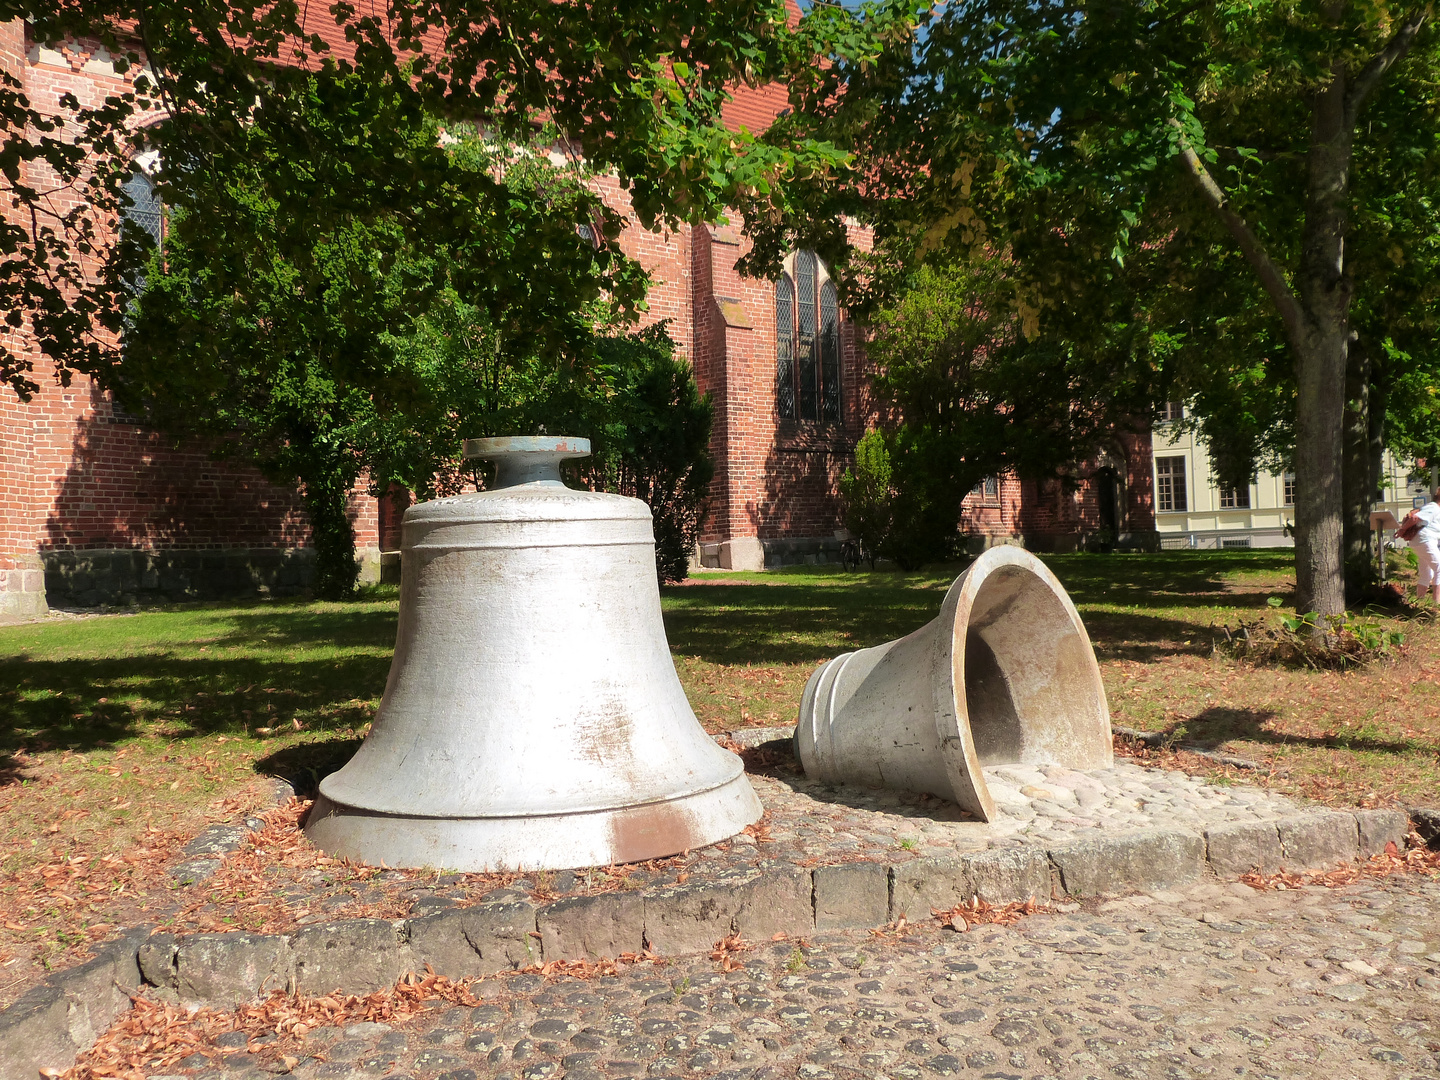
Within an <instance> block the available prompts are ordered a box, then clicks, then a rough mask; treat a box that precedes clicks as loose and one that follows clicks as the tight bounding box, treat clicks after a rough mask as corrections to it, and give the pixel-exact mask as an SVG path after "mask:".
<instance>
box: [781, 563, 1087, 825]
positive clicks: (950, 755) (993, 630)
mask: <svg viewBox="0 0 1440 1080" xmlns="http://www.w3.org/2000/svg"><path fill="white" fill-rule="evenodd" d="M795 742H796V749H797V751H798V753H799V756H800V762H801V764H802V765H804V767H805V774H806V775H807V776H809V777H811V778H813V779H819V780H825V781H829V782H832V783H851V784H861V785H864V786H867V787H888V788H900V789H903V790H906V791H916V792H929V793H930V794H932V795H938V796H940V797H941V798H942V799H949V800H951V801H952V802H955V803H958V804H959V805H960V806H961V807H963V808H964V809H966V810H969V811H970V812H971V813H972V814H974V815H975V816H976V817H978V818H979V819H980V820H981V821H990V820H991V819H992V818H993V817H994V816H995V802H994V799H993V798H992V797H991V795H990V789H989V787H988V786H987V785H986V783H985V775H984V773H982V772H981V769H982V768H984V767H985V766H987V765H1008V764H1018V763H1022V762H1023V763H1025V764H1037V765H1039V764H1050V765H1063V766H1066V767H1067V768H1072V769H1103V768H1109V767H1110V766H1111V765H1112V764H1113V763H1114V747H1113V744H1112V741H1111V736H1110V708H1109V705H1108V704H1107V703H1106V701H1105V687H1104V684H1103V683H1102V682H1101V681H1100V667H1099V665H1098V664H1097V663H1096V662H1095V650H1094V649H1093V648H1092V647H1091V645H1090V637H1089V635H1088V634H1086V632H1085V626H1084V624H1083V623H1082V622H1081V621H1080V614H1079V612H1077V611H1076V610H1075V605H1074V604H1073V603H1071V602H1070V597H1069V596H1067V595H1066V594H1065V589H1064V587H1063V586H1062V585H1061V584H1060V582H1059V581H1057V580H1056V578H1055V575H1054V574H1052V573H1051V572H1050V571H1049V570H1048V569H1047V568H1046V567H1045V564H1044V563H1042V562H1041V561H1040V560H1039V559H1037V558H1035V556H1034V555H1031V554H1030V553H1029V552H1028V551H1024V550H1023V549H1021V548H1016V547H1008V546H1006V547H994V548H991V549H989V550H988V551H986V552H984V553H983V554H981V556H980V557H979V558H978V559H976V560H975V561H974V562H973V563H972V564H971V565H970V567H969V569H967V570H966V571H965V573H963V574H961V575H960V577H958V578H956V579H955V583H954V584H953V585H951V586H950V591H949V592H948V593H946V594H945V602H944V603H943V604H942V605H941V607H940V614H939V615H938V616H936V617H935V619H933V620H932V621H931V622H930V623H928V624H926V625H925V626H923V627H921V628H920V629H919V630H916V631H915V632H914V633H913V634H909V635H907V636H906V637H903V638H899V639H897V640H895V641H889V642H886V643H885V644H884V645H877V646H875V647H874V648H870V649H860V650H859V651H857V652H851V653H845V654H843V655H841V656H837V657H836V658H835V659H833V660H829V661H827V662H826V663H824V664H822V665H821V666H820V668H819V669H818V670H816V672H815V673H814V674H813V675H811V676H810V681H809V683H808V684H807V685H806V687H805V694H804V697H803V698H802V699H801V703H800V721H799V725H798V726H797V728H796V732H795Z"/></svg>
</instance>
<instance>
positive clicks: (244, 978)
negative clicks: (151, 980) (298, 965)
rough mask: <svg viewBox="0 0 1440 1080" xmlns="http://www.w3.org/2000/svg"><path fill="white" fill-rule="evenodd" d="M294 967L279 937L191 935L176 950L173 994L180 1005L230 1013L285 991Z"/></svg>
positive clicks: (288, 952)
mask: <svg viewBox="0 0 1440 1080" xmlns="http://www.w3.org/2000/svg"><path fill="white" fill-rule="evenodd" d="M293 963H294V962H293V958H292V956H291V952H290V946H289V944H288V943H287V942H286V940H285V939H284V938H283V937H281V936H279V935H278V934H193V935H191V936H189V937H185V938H181V939H180V941H179V946H178V948H177V950H176V955H175V979H176V989H177V990H178V991H179V993H180V999H181V1000H182V1001H186V1002H194V1003H199V1004H205V1005H219V1006H222V1007H225V1008H230V1007H233V1006H235V1005H237V1004H239V1003H240V1002H242V1001H252V1000H254V999H255V998H257V997H262V996H264V995H266V994H268V993H270V992H271V991H272V990H285V989H287V988H288V987H289V986H290V983H291V973H292V970H293ZM331 989H334V987H327V988H326V990H327V992H328V991H329V990H331Z"/></svg>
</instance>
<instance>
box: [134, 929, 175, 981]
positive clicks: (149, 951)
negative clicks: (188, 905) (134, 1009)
mask: <svg viewBox="0 0 1440 1080" xmlns="http://www.w3.org/2000/svg"><path fill="white" fill-rule="evenodd" d="M179 953H180V943H179V939H178V938H177V937H176V936H175V935H174V934H151V935H150V936H149V937H147V938H146V939H145V940H144V941H143V942H141V943H140V947H139V948H138V949H137V950H136V962H137V964H138V965H139V967H140V977H141V978H142V979H144V980H145V981H146V982H147V983H149V984H150V985H151V986H159V987H164V988H167V989H170V990H177V989H179V986H180V974H179V971H178V969H177V967H176V962H177V958H178V956H179Z"/></svg>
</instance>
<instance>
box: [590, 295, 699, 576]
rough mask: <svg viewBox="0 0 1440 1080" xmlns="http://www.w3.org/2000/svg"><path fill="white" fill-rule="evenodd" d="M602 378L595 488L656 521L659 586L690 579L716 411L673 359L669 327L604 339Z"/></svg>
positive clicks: (600, 349) (600, 353)
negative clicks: (627, 499) (630, 502)
mask: <svg viewBox="0 0 1440 1080" xmlns="http://www.w3.org/2000/svg"><path fill="white" fill-rule="evenodd" d="M596 355H597V360H598V365H597V374H598V375H599V376H600V379H601V381H602V385H603V386H604V387H605V390H604V392H603V395H602V399H601V400H600V401H599V402H597V408H596V417H595V419H596V423H595V425H594V427H593V428H592V431H593V434H592V439H593V441H594V444H595V445H594V449H595V457H594V464H593V465H592V466H591V468H590V473H591V477H590V478H591V481H592V483H594V484H595V486H597V487H603V488H604V489H605V490H606V491H614V492H618V493H619V494H622V495H630V496H633V497H634V498H637V499H640V500H642V501H644V502H645V503H646V504H648V505H649V507H650V512H651V514H653V515H654V528H655V569H656V573H657V574H658V575H659V577H660V580H661V581H662V582H667V581H680V580H682V579H683V578H684V577H685V575H686V574H687V573H688V572H689V569H690V554H691V552H692V551H694V549H695V541H696V539H697V537H698V535H699V532H700V525H701V522H702V520H703V514H704V500H705V493H706V489H707V488H708V487H709V485H710V479H711V477H713V476H714V475H715V465H714V463H713V462H712V461H711V460H710V452H709V445H710V426H711V421H712V416H713V410H712V408H711V404H710V398H709V397H708V396H702V395H701V393H700V389H699V387H698V386H697V385H696V384H695V375H694V373H693V372H692V371H691V369H690V365H689V363H688V362H687V361H686V360H684V359H683V358H682V357H679V356H676V355H675V345H674V342H673V341H671V340H670V336H669V334H668V333H667V329H666V324H664V323H659V324H656V325H655V326H650V327H647V328H646V329H644V330H641V331H639V332H638V333H634V334H622V335H614V336H607V337H602V338H600V339H599V341H598V342H597V345H596Z"/></svg>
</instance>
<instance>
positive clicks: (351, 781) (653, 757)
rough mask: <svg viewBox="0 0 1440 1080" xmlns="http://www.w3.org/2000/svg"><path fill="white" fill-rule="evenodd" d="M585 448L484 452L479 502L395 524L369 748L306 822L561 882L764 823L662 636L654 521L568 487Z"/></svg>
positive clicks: (392, 857) (335, 844)
mask: <svg viewBox="0 0 1440 1080" xmlns="http://www.w3.org/2000/svg"><path fill="white" fill-rule="evenodd" d="M589 452H590V444H589V442H588V441H587V440H585V439H554V438H511V439H477V440H472V441H471V442H469V443H467V444H466V453H467V456H470V457H480V458H488V459H492V460H494V461H495V462H496V464H497V467H498V477H497V484H496V487H495V488H494V489H492V490H487V491H483V492H477V493H472V494H466V495H459V496H456V497H453V498H446V499H436V500H434V501H433V502H426V503H420V504H418V505H416V506H413V507H411V508H410V509H409V510H408V511H406V513H405V518H404V524H403V536H404V540H403V556H402V561H401V585H400V622H399V627H398V629H397V633H396V643H395V657H394V660H393V661H392V663H391V666H390V677H389V679H388V681H387V682H386V685H385V696H384V698H383V699H382V700H381V702H380V709H379V711H378V713H377V714H376V717H375V721H374V724H373V725H372V727H371V730H370V733H369V735H367V736H366V738H365V741H364V743H363V744H362V745H361V747H360V749H359V750H358V751H357V752H356V754H355V756H354V757H353V758H352V759H351V760H350V762H349V763H348V764H347V765H346V766H345V767H344V768H343V769H341V770H339V771H338V772H336V773H333V774H331V775H330V776H327V777H326V778H325V779H324V780H323V781H322V782H321V784H320V794H319V797H318V798H317V799H316V802H315V807H314V809H313V810H312V812H311V814H310V818H309V820H308V822H307V824H306V826H305V831H306V833H307V835H308V836H309V837H310V839H311V840H312V841H314V843H315V844H316V845H318V846H319V847H320V848H322V849H324V850H325V851H326V852H328V853H330V854H332V855H336V856H345V857H350V858H353V859H358V860H361V861H363V862H368V863H372V864H378V863H381V862H383V863H385V864H386V865H389V866H409V867H436V868H445V869H452V870H464V871H486V870H544V869H549V870H560V869H567V868H575V867H582V866H604V865H608V864H611V863H622V862H635V861H639V860H644V859H652V858H658V857H662V856H666V855H673V854H675V853H677V852H681V851H685V850H688V849H691V848H698V847H702V846H704V845H706V844H711V843H714V842H716V841H718V840H723V839H725V838H726V837H729V836H733V835H734V834H736V833H738V832H740V831H741V830H742V829H743V828H744V827H745V826H746V825H749V824H750V823H752V822H754V821H756V820H758V819H759V817H760V814H761V807H760V802H759V800H758V799H757V798H756V797H755V793H754V791H753V790H752V789H751V787H750V783H749V781H748V780H747V779H746V777H745V774H744V766H743V764H742V762H741V761H740V759H739V758H738V757H736V756H735V755H734V754H732V753H730V752H728V751H726V750H723V749H721V748H720V747H719V746H717V745H716V744H715V742H714V741H713V740H712V739H711V738H709V737H708V736H707V735H706V734H705V732H704V731H703V730H702V729H701V727H700V724H699V722H698V721H697V720H696V719H695V714H694V713H693V712H692V711H691V709H690V705H689V702H687V701H686V699H685V692H684V690H683V689H681V686H680V680H679V677H678V676H677V675H676V673H675V665H674V662H673V661H672V660H671V657H670V650H669V647H668V645H667V643H666V639H665V627H664V624H663V622H662V621H661V615H660V590H659V585H658V583H657V580H656V575H655V551H654V548H655V541H654V535H653V533H652V531H651V519H650V510H649V508H648V507H647V506H646V505H645V504H644V503H643V502H641V501H640V500H638V499H630V498H625V497H623V496H620V495H609V494H604V493H601V492H593V491H577V490H573V489H571V488H567V487H566V486H565V485H564V484H563V483H561V481H560V473H559V465H560V462H561V461H562V460H564V459H566V458H575V457H584V456H586V455H587V454H588V453H589Z"/></svg>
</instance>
